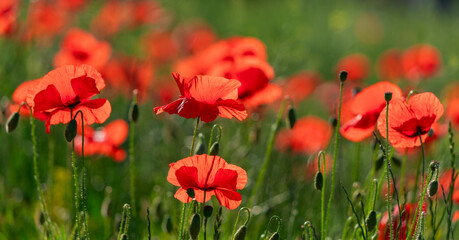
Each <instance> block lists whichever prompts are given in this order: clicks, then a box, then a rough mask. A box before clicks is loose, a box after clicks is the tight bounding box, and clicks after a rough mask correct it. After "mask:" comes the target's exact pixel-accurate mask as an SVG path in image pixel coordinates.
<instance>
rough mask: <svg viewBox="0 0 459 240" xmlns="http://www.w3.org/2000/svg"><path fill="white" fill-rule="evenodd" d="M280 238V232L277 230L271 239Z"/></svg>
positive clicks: (277, 239) (276, 239)
mask: <svg viewBox="0 0 459 240" xmlns="http://www.w3.org/2000/svg"><path fill="white" fill-rule="evenodd" d="M279 239H280V234H279V233H278V232H275V233H274V234H273V235H272V236H271V237H270V238H269V240H279Z"/></svg>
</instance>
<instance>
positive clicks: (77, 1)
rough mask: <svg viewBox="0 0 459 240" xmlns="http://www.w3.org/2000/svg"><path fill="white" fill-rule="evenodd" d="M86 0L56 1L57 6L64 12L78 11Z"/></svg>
mask: <svg viewBox="0 0 459 240" xmlns="http://www.w3.org/2000/svg"><path fill="white" fill-rule="evenodd" d="M86 2H88V0H58V2H57V5H58V6H59V7H61V8H63V9H65V10H73V11H76V10H79V9H80V8H82V7H83V6H84V5H85V4H86Z"/></svg>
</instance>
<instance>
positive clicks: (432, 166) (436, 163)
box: [429, 161, 440, 172]
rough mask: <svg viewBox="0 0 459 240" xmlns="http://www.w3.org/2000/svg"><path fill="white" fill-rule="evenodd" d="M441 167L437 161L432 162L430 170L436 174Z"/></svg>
mask: <svg viewBox="0 0 459 240" xmlns="http://www.w3.org/2000/svg"><path fill="white" fill-rule="evenodd" d="M439 166H440V163H439V162H437V161H432V162H430V164H429V168H430V170H431V171H432V172H435V170H437V169H438V167H439Z"/></svg>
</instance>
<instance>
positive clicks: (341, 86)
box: [321, 81, 344, 239]
mask: <svg viewBox="0 0 459 240" xmlns="http://www.w3.org/2000/svg"><path fill="white" fill-rule="evenodd" d="M343 85H344V81H340V85H339V102H338V118H337V119H336V126H335V150H334V151H333V167H332V180H331V189H330V197H329V199H328V205H327V215H326V217H325V228H324V227H322V234H321V239H325V237H326V236H327V230H328V219H329V216H330V209H331V205H332V201H333V195H334V193H335V172H336V158H337V157H338V145H339V126H340V121H341V105H342V100H343ZM325 189H326V188H325V186H324V189H323V190H322V191H325Z"/></svg>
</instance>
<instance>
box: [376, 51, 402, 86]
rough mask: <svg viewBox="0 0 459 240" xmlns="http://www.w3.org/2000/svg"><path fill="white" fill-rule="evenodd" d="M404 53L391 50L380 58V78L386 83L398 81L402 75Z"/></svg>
mask: <svg viewBox="0 0 459 240" xmlns="http://www.w3.org/2000/svg"><path fill="white" fill-rule="evenodd" d="M401 56H402V52H401V51H400V50H399V49H397V48H394V49H389V50H387V51H385V52H384V53H382V54H381V56H379V59H378V76H379V78H380V79H381V80H384V81H397V80H399V79H400V78H401V77H402V75H403V72H402V67H401Z"/></svg>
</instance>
